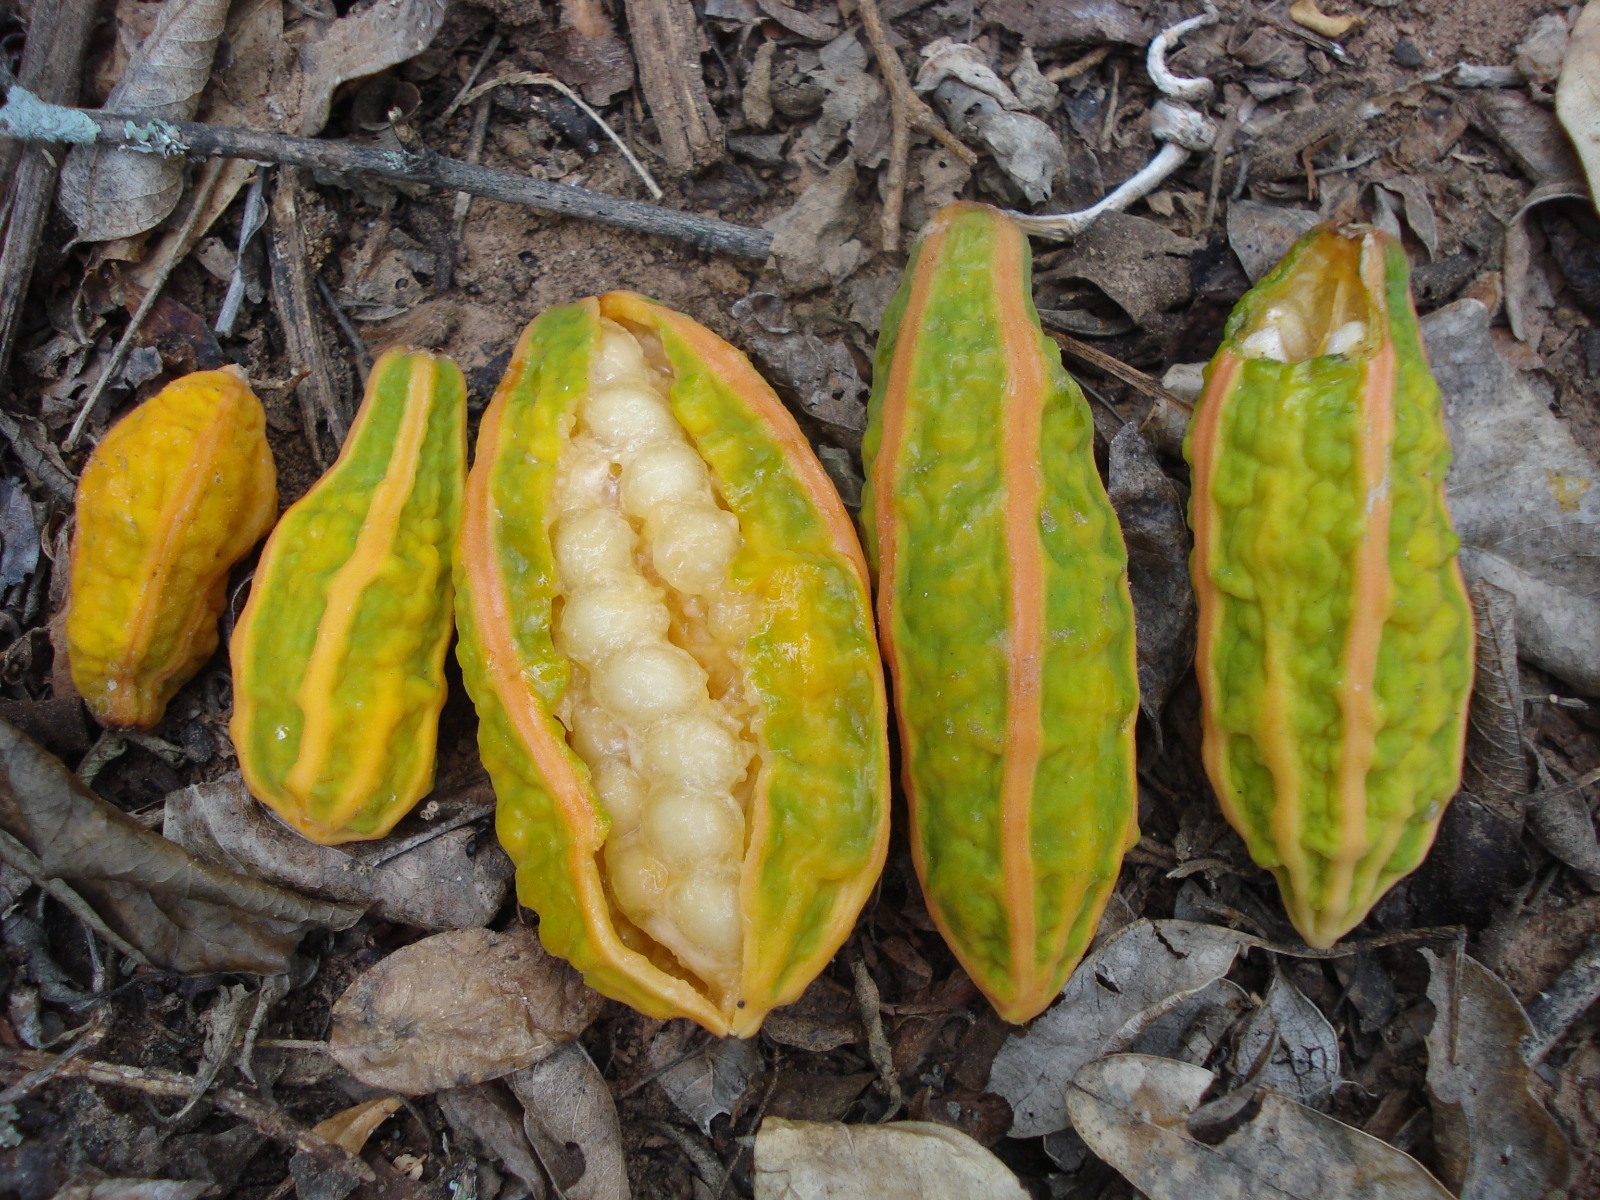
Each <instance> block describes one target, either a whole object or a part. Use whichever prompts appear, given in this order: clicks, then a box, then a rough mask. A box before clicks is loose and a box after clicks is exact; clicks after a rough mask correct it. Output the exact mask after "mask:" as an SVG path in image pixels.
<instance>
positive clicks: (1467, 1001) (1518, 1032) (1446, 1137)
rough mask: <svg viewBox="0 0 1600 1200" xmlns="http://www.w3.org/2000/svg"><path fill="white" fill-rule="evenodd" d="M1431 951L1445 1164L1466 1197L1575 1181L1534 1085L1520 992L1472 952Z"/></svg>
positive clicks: (1437, 1120)
mask: <svg viewBox="0 0 1600 1200" xmlns="http://www.w3.org/2000/svg"><path fill="white" fill-rule="evenodd" d="M1422 953H1423V956H1424V957H1425V958H1426V959H1427V960H1428V969H1429V972H1430V974H1429V978H1428V999H1429V1000H1431V1001H1432V1002H1433V1008H1434V1014H1435V1015H1434V1020H1433V1028H1432V1029H1430V1030H1429V1031H1428V1091H1429V1093H1430V1095H1431V1096H1432V1098H1433V1130H1434V1141H1435V1143H1436V1144H1437V1146H1438V1149H1439V1169H1440V1174H1441V1175H1442V1176H1443V1178H1444V1179H1445V1181H1446V1182H1447V1183H1449V1184H1450V1186H1451V1187H1452V1188H1453V1189H1454V1190H1455V1192H1456V1195H1457V1196H1458V1197H1460V1200H1539V1198H1540V1197H1543V1196H1548V1195H1549V1194H1550V1193H1551V1191H1553V1190H1554V1189H1555V1188H1558V1187H1560V1186H1561V1185H1562V1184H1564V1183H1565V1182H1566V1179H1567V1170H1568V1159H1569V1155H1570V1152H1569V1150H1568V1147H1567V1141H1566V1138H1565V1137H1563V1136H1562V1133H1561V1129H1560V1127H1559V1126H1557V1125H1556V1123H1555V1121H1554V1120H1552V1119H1551V1117H1550V1114H1549V1113H1547V1112H1546V1111H1545V1110H1544V1106H1543V1105H1541V1104H1540V1103H1539V1102H1538V1101H1537V1100H1536V1099H1534V1097H1533V1095H1532V1093H1531V1092H1530V1091H1529V1084H1530V1083H1532V1082H1533V1072H1532V1071H1531V1070H1530V1069H1529V1067H1528V1064H1527V1063H1526V1062H1524V1061H1523V1057H1522V1039H1523V1038H1528V1037H1532V1036H1533V1026H1532V1025H1531V1024H1529V1022H1528V1018H1527V1015H1526V1014H1525V1013H1524V1012H1523V1011H1522V1006H1521V1005H1520V1004H1518V1003H1517V998H1516V997H1515V996H1513V995H1512V994H1511V989H1510V988H1508V987H1506V985H1505V984H1504V983H1502V982H1501V981H1500V980H1499V979H1498V978H1496V977H1495V975H1494V974H1493V973H1492V972H1491V971H1490V970H1489V969H1488V968H1487V967H1485V966H1484V965H1483V964H1482V963H1480V962H1478V961H1477V960H1475V959H1473V958H1470V957H1468V956H1466V955H1464V954H1463V955H1453V954H1434V953H1433V952H1432V951H1431V950H1424V951H1423V952H1422Z"/></svg>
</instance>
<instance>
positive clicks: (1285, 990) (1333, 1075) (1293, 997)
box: [1233, 971, 1339, 1108]
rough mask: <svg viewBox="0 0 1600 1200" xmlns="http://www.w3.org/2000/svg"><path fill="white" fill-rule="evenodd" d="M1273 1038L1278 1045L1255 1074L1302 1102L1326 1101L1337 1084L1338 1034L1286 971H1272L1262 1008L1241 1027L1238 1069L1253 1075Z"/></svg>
mask: <svg viewBox="0 0 1600 1200" xmlns="http://www.w3.org/2000/svg"><path fill="white" fill-rule="evenodd" d="M1274 1036H1276V1037H1277V1044H1276V1045H1275V1046H1273V1049H1272V1053H1271V1055H1269V1056H1268V1057H1267V1060H1266V1063H1265V1065H1264V1066H1263V1067H1262V1068H1261V1071H1260V1074H1259V1075H1257V1076H1256V1078H1258V1079H1259V1080H1260V1081H1261V1083H1262V1084H1263V1086H1265V1087H1269V1088H1271V1089H1272V1090H1273V1091H1275V1092H1279V1093H1282V1094H1283V1095H1285V1096H1287V1097H1289V1099H1291V1100H1296V1101H1298V1102H1300V1103H1301V1104H1306V1105H1310V1106H1311V1107H1313V1108H1321V1107H1323V1106H1324V1105H1326V1104H1327V1102H1328V1100H1329V1099H1330V1098H1331V1097H1332V1095H1333V1089H1334V1088H1335V1087H1336V1086H1337V1085H1338V1083H1339V1035H1338V1034H1337V1033H1335V1032H1334V1030H1333V1026H1332V1025H1330V1024H1328V1018H1327V1017H1325V1016H1323V1015H1322V1010H1321V1009H1319V1008H1318V1007H1317V1006H1316V1005H1315V1004H1313V1003H1311V1001H1310V1000H1308V999H1306V996H1305V993H1304V992H1302V991H1301V990H1300V989H1299V988H1297V987H1295V986H1294V984H1292V983H1290V982H1289V980H1288V979H1287V978H1286V977H1285V976H1284V974H1283V972H1282V971H1278V972H1276V973H1275V974H1274V975H1273V977H1272V986H1271V987H1269V988H1268V989H1267V995H1266V998H1265V1000H1263V1001H1262V1004H1261V1007H1260V1008H1258V1009H1256V1010H1255V1012H1253V1013H1251V1014H1250V1017H1249V1019H1248V1020H1246V1021H1245V1023H1244V1026H1243V1028H1241V1029H1240V1030H1239V1033H1238V1036H1237V1038H1236V1039H1235V1041H1234V1051H1233V1061H1234V1070H1235V1072H1236V1073H1237V1074H1239V1075H1240V1076H1244V1075H1247V1074H1249V1071H1250V1067H1251V1064H1252V1063H1254V1062H1255V1061H1256V1060H1257V1059H1258V1058H1259V1057H1260V1056H1261V1055H1263V1054H1265V1053H1266V1050H1267V1046H1268V1044H1269V1043H1270V1042H1271V1041H1272V1039H1273V1037H1274Z"/></svg>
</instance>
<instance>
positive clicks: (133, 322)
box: [61, 177, 217, 451]
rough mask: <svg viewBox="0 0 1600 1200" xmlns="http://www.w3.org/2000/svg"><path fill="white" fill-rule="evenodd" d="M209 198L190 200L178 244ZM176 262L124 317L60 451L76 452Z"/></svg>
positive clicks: (213, 183) (170, 262) (166, 266)
mask: <svg viewBox="0 0 1600 1200" xmlns="http://www.w3.org/2000/svg"><path fill="white" fill-rule="evenodd" d="M209 182H210V184H211V186H212V187H215V186H216V182H217V181H216V179H215V177H213V178H211V179H210V180H209ZM209 198H210V189H209V188H208V189H207V190H206V192H205V194H199V193H197V194H195V195H193V196H191V197H190V200H189V210H188V212H187V213H186V214H185V215H184V220H183V228H182V229H180V230H179V232H178V239H177V240H178V243H179V244H180V245H181V244H182V243H184V242H186V241H187V240H188V239H189V236H190V235H191V234H193V233H194V231H195V226H196V225H197V224H198V223H199V222H200V220H201V218H202V217H203V216H205V214H206V212H207V209H208V208H209V207H210V206H209V204H208V203H207V201H208V200H209ZM179 261H180V259H179V257H178V256H177V255H173V256H172V257H171V258H170V259H168V260H167V261H166V262H165V263H163V264H162V267H161V270H160V271H159V272H158V273H157V275H156V277H155V278H154V279H153V280H151V281H150V286H149V288H147V289H146V291H145V294H144V295H143V296H142V297H140V299H139V304H138V307H137V308H135V309H134V310H133V315H132V316H131V317H129V318H128V324H127V325H126V326H124V328H123V330H122V335H121V336H120V337H119V338H118V339H117V344H116V346H115V347H114V348H113V349H112V351H111V357H110V359H108V360H107V362H106V368H105V370H103V371H101V372H100V377H99V378H98V379H96V380H95V381H94V386H93V387H91V388H90V389H89V392H88V394H87V395H86V396H84V398H83V403H82V404H81V405H79V407H78V415H77V417H76V418H75V419H74V420H73V422H72V428H71V429H69V430H68V431H67V437H66V440H65V441H64V442H62V443H61V448H62V449H63V450H65V451H72V450H75V449H77V446H78V440H79V439H80V438H82V437H83V430H84V427H85V426H86V425H88V423H89V414H90V413H92V412H93V411H94V409H95V405H97V404H98V403H100V397H102V396H104V395H105V394H106V389H107V388H108V387H110V386H111V381H112V380H113V379H115V378H116V377H117V375H118V373H120V372H121V370H122V368H123V366H124V365H125V364H126V363H127V361H128V355H130V354H132V353H133V349H134V339H135V338H136V337H137V336H138V334H139V330H140V328H141V327H142V326H143V325H144V320H145V318H146V317H148V316H149V315H150V310H151V309H152V308H154V307H155V306H156V301H157V300H159V299H160V298H161V291H162V289H163V288H165V287H166V286H167V280H168V279H170V278H171V277H172V272H173V271H175V270H176V269H177V266H178V263H179Z"/></svg>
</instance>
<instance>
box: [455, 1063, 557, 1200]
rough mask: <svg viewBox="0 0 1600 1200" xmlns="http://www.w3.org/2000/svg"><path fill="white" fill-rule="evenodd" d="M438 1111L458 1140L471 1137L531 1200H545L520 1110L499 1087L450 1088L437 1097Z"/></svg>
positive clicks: (542, 1183)
mask: <svg viewBox="0 0 1600 1200" xmlns="http://www.w3.org/2000/svg"><path fill="white" fill-rule="evenodd" d="M438 1101H439V1108H440V1111H442V1112H443V1113H444V1115H445V1119H446V1120H447V1121H449V1122H450V1124H451V1126H452V1127H453V1128H454V1129H455V1131H456V1136H458V1137H470V1138H472V1139H474V1140H476V1141H477V1142H478V1144H479V1145H481V1146H482V1147H483V1149H484V1151H485V1152H487V1153H488V1154H490V1155H491V1156H493V1157H494V1158H495V1159H496V1160H497V1161H498V1162H499V1163H500V1165H501V1166H503V1167H504V1168H505V1169H506V1170H508V1171H510V1172H511V1173H512V1174H513V1175H515V1176H516V1177H517V1178H518V1179H520V1180H521V1181H522V1182H523V1184H524V1185H525V1186H526V1187H527V1189H528V1191H529V1193H530V1194H531V1196H532V1198H533V1200H544V1196H545V1186H544V1172H543V1171H541V1170H540V1169H539V1160H538V1159H537V1158H535V1157H534V1154H533V1147H532V1145H530V1144H529V1142H528V1135H527V1134H526V1133H524V1132H523V1129H522V1110H521V1109H519V1108H518V1107H517V1106H516V1105H515V1104H514V1103H513V1102H512V1100H511V1097H510V1096H508V1095H506V1094H505V1088H504V1086H503V1085H502V1084H500V1083H480V1084H478V1085H477V1086H475V1087H468V1088H451V1089H449V1090H448V1091H443V1092H440V1093H439V1095H438Z"/></svg>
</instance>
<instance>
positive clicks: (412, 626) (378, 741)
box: [228, 351, 467, 845]
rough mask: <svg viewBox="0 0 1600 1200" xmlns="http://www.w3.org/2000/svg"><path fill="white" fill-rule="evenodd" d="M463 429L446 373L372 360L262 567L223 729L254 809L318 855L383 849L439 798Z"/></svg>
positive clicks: (237, 651)
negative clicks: (319, 849) (337, 847)
mask: <svg viewBox="0 0 1600 1200" xmlns="http://www.w3.org/2000/svg"><path fill="white" fill-rule="evenodd" d="M466 423H467V410H466V384H465V381H464V380H463V379H462V377H461V372H460V370H459V369H458V368H457V367H456V365H455V364H454V363H453V362H451V361H450V360H449V359H447V358H441V357H438V356H436V355H433V354H427V353H423V352H421V351H403V352H401V351H392V352H390V353H387V354H385V355H383V356H382V357H381V358H379V359H378V361H377V362H376V363H374V364H373V367H372V372H371V374H370V375H369V377H368V379H367V390H366V396H365V398H364V399H363V400H362V403H361V410H360V412H359V413H357V414H356V419H355V423H354V424H353V425H352V426H351V428H350V434H349V436H348V438H347V439H346V440H345V444H344V448H343V450H342V451H341V452H340V454H339V458H338V460H337V461H336V462H335V463H334V464H333V466H332V467H330V468H329V469H328V471H327V473H326V474H325V475H323V477H322V478H321V479H319V480H318V481H317V482H316V483H315V484H314V485H313V486H312V488H311V490H310V491H308V492H307V493H306V494H305V495H304V496H302V497H301V498H300V499H299V500H298V501H296V502H295V503H294V504H293V505H292V506H290V508H289V510H288V511H287V512H286V513H284V514H283V519H282V520H281V521H279V522H278V526H277V528H276V529H274V530H273V532H272V536H271V537H270V538H269V539H268V540H267V545H266V548H265V549H263V550H262V552H261V563H260V565H259V566H258V567H257V568H256V574H255V579H254V581H253V583H252V585H251V589H250V600H249V603H248V604H246V605H245V609H244V613H243V614H242V615H241V616H240V618H239V623H238V625H237V626H236V627H235V629H234V633H233V641H232V644H231V645H230V647H229V654H230V657H231V658H232V660H233V719H232V722H231V723H230V725H229V727H228V728H229V732H230V733H231V734H232V736H233V743H234V748H235V749H236V750H237V751H238V754H239V767H240V770H241V771H242V773H243V775H244V780H245V784H246V786H247V787H249V789H250V792H251V794H252V795H254V796H255V797H256V798H257V799H258V800H260V801H262V802H263V803H264V804H266V805H267V806H268V807H270V808H271V809H272V810H273V811H274V812H275V813H277V814H278V816H279V817H281V818H282V819H283V820H284V821H285V822H286V823H287V824H288V825H290V826H291V827H292V828H294V829H296V830H298V831H299V832H300V833H302V834H304V835H305V836H306V837H308V838H310V839H311V840H312V841H314V842H319V843H321V844H323V845H334V844H336V843H339V842H349V841H362V840H368V839H371V838H378V837H382V836H383V835H384V834H386V833H388V832H389V830H390V829H392V828H393V827H394V824H395V822H396V821H398V820H399V819H400V818H401V817H403V816H404V815H405V814H406V813H407V812H409V811H410V810H411V808H412V806H413V805H415V804H416V803H417V801H418V800H420V799H421V798H422V797H423V796H424V795H426V794H427V793H428V791H429V789H431V788H432V787H433V756H434V746H435V742H436V739H437V736H438V723H439V709H440V708H441V707H442V706H443V704H444V699H445V680H444V659H445V652H446V650H447V649H448V647H449V642H450V629H451V604H452V598H453V594H454V590H453V584H452V580H451V563H452V561H453V559H454V558H455V547H456V540H457V537H458V536H459V533H460V527H461V497H462V493H463V491H464V490H465V487H466V472H467V466H466V463H467V441H466Z"/></svg>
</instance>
